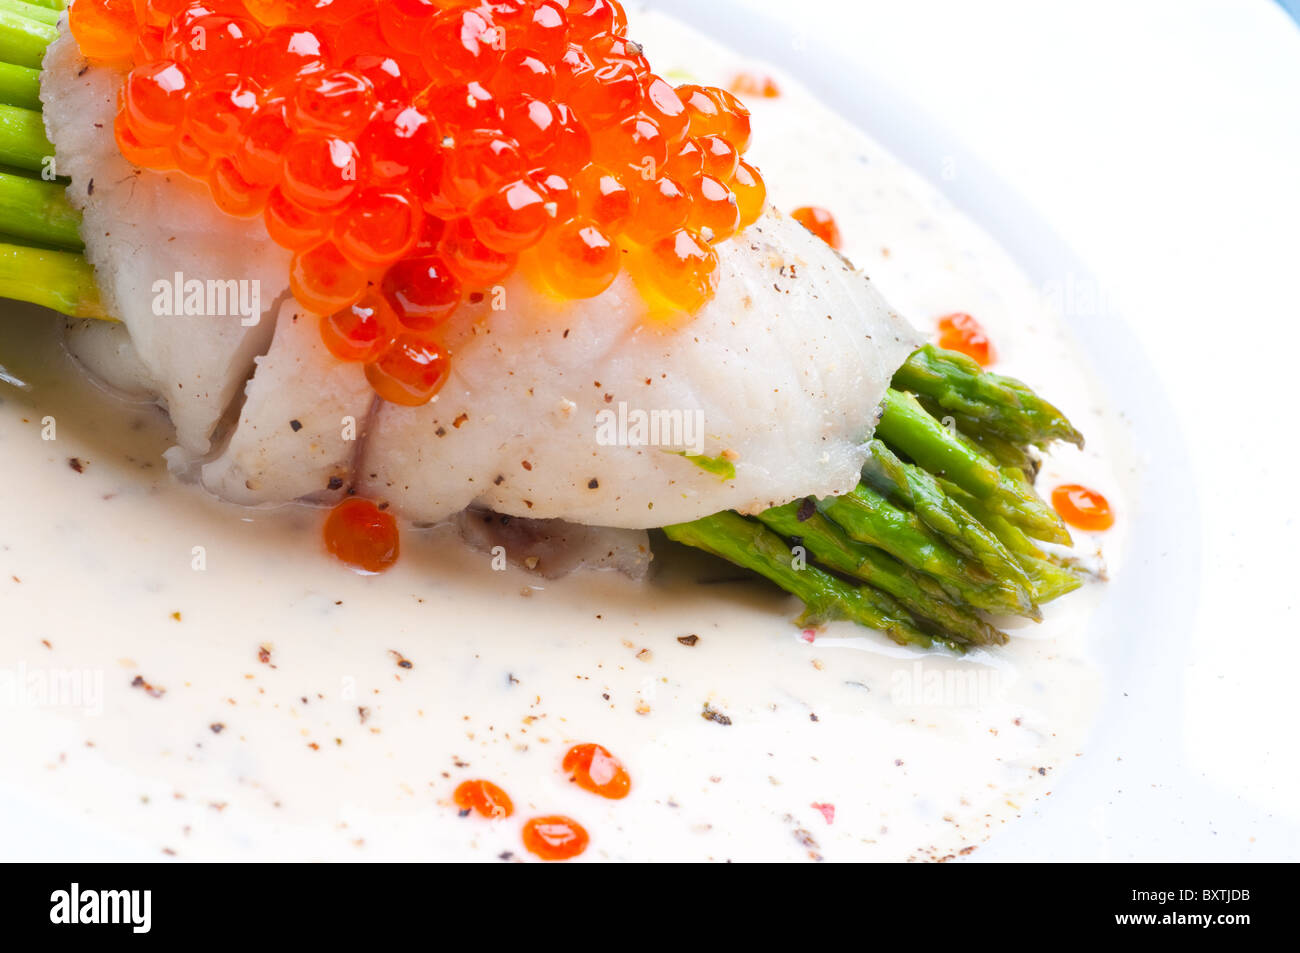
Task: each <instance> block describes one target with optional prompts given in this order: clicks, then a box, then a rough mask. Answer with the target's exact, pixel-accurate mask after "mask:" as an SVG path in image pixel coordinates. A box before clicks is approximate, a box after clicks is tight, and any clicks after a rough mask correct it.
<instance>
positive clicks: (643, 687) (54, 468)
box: [0, 13, 1134, 860]
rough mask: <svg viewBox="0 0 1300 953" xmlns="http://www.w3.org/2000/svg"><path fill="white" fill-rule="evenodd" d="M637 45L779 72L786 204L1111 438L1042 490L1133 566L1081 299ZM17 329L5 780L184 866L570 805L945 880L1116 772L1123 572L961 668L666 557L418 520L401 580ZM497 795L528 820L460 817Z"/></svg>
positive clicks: (0, 561) (883, 171)
mask: <svg viewBox="0 0 1300 953" xmlns="http://www.w3.org/2000/svg"><path fill="white" fill-rule="evenodd" d="M631 35H632V36H633V37H634V38H635V39H637V40H639V41H640V42H642V43H644V44H645V45H646V47H647V52H648V55H649V56H650V57H651V58H652V62H654V63H655V64H656V69H658V70H659V71H660V72H663V73H665V74H666V75H669V76H670V78H672V79H674V80H675V81H678V80H684V79H685V78H686V77H687V76H689V77H691V78H694V79H697V80H699V81H702V82H706V83H716V84H725V83H726V82H727V81H728V80H729V79H730V78H731V76H732V75H733V74H734V73H735V72H737V71H738V70H740V69H749V70H754V71H757V72H759V73H771V74H773V75H774V76H775V78H776V80H777V82H778V83H779V85H780V87H781V90H782V93H783V95H782V96H781V97H780V98H778V99H770V100H765V99H755V100H752V101H751V102H750V105H751V107H752V109H753V111H754V128H755V141H754V146H753V148H752V150H751V158H752V160H753V161H754V162H755V163H756V164H757V165H758V166H759V167H760V168H761V169H762V171H763V173H764V176H765V178H766V180H767V183H768V187H769V197H770V199H771V200H772V202H773V203H774V204H776V205H777V206H778V207H780V208H782V209H785V210H787V211H789V210H790V209H793V208H794V207H796V206H800V205H807V204H816V205H823V206H825V207H827V208H829V209H831V210H832V211H833V212H834V214H835V215H836V217H837V219H838V221H839V224H840V227H841V230H842V232H843V235H844V240H845V249H844V250H845V253H846V254H847V255H848V256H849V257H850V258H851V259H853V260H854V261H855V262H856V263H857V264H858V265H859V266H861V267H862V268H863V269H864V270H865V271H866V272H867V273H868V274H869V275H870V276H871V277H872V279H873V280H874V281H875V282H876V283H877V285H878V287H879V288H880V290H881V291H882V292H883V293H884V294H885V296H886V297H887V298H888V299H889V300H890V301H891V302H892V303H893V304H894V306H895V307H897V308H898V309H900V310H901V311H902V312H903V313H904V314H905V315H907V316H908V317H909V318H910V319H911V321H912V322H913V323H914V324H915V325H916V326H917V327H919V328H922V329H923V330H926V331H929V330H931V329H932V328H933V326H934V322H935V321H936V320H937V319H938V318H939V317H940V316H942V315H944V314H948V313H951V312H954V311H965V312H969V313H971V314H974V315H976V316H977V317H978V319H979V320H980V321H981V322H982V323H983V324H984V325H985V327H987V328H988V330H989V332H990V334H991V337H992V338H993V340H994V342H995V345H996V347H997V350H998V353H999V355H1000V358H1001V360H1000V362H999V364H998V366H997V368H996V369H997V370H999V371H1002V372H1005V373H1009V374H1012V375H1015V376H1020V377H1022V378H1023V379H1025V380H1026V381H1027V382H1028V383H1030V384H1031V385H1033V386H1035V387H1036V388H1038V389H1039V390H1040V391H1041V392H1043V393H1044V394H1045V396H1047V397H1048V398H1049V399H1051V400H1052V401H1053V402H1055V403H1057V404H1058V405H1059V406H1061V407H1062V408H1063V409H1064V410H1066V412H1067V413H1069V414H1070V416H1071V417H1072V419H1073V420H1074V422H1075V423H1076V425H1078V426H1079V428H1080V429H1081V430H1082V431H1084V433H1085V434H1086V435H1087V437H1088V448H1087V450H1086V451H1085V452H1079V451H1075V450H1073V449H1068V450H1061V451H1058V452H1056V453H1054V454H1053V455H1052V456H1051V457H1050V458H1049V459H1048V460H1047V461H1046V463H1045V465H1044V467H1043V472H1042V474H1041V476H1040V489H1041V490H1043V491H1048V490H1050V489H1051V487H1053V486H1055V485H1057V484H1058V483H1061V482H1081V483H1085V484H1088V485H1091V486H1094V487H1095V488H1097V489H1099V490H1101V491H1103V492H1104V493H1106V495H1107V496H1108V497H1109V498H1110V499H1111V501H1112V504H1113V505H1114V506H1115V508H1116V510H1117V513H1118V517H1119V519H1118V524H1117V528H1116V529H1115V530H1113V531H1111V532H1110V533H1107V534H1105V536H1104V537H1098V538H1095V539H1094V538H1090V537H1088V536H1087V534H1078V536H1079V538H1078V539H1077V542H1078V548H1079V550H1080V551H1081V552H1083V553H1085V554H1087V555H1089V556H1097V557H1098V558H1099V561H1104V565H1105V568H1106V571H1107V572H1110V573H1114V572H1116V571H1121V570H1122V557H1123V548H1124V545H1123V544H1124V539H1123V536H1124V526H1125V512H1126V510H1128V509H1129V507H1131V506H1132V502H1131V500H1132V495H1131V489H1132V482H1133V481H1132V475H1133V466H1134V464H1133V462H1132V457H1131V454H1130V448H1129V442H1128V438H1127V433H1126V427H1125V425H1124V421H1123V419H1122V417H1121V416H1120V415H1119V414H1118V413H1116V412H1115V411H1114V410H1113V409H1110V408H1108V407H1107V406H1106V402H1105V399H1104V397H1103V395H1100V394H1098V393H1096V392H1095V390H1094V389H1093V387H1092V385H1091V384H1090V382H1089V379H1088V377H1087V374H1086V369H1085V368H1083V367H1082V366H1081V360H1080V358H1079V356H1078V354H1077V351H1076V349H1075V347H1074V345H1073V344H1072V342H1071V339H1070V337H1069V335H1068V333H1067V331H1066V330H1065V329H1064V327H1063V325H1062V323H1061V321H1060V319H1059V317H1058V315H1057V314H1056V313H1055V311H1054V310H1053V308H1052V307H1051V301H1050V300H1048V299H1050V297H1051V292H1052V291H1053V290H1054V289H1043V288H1037V287H1035V286H1034V285H1033V284H1032V283H1031V282H1029V281H1028V279H1027V278H1026V277H1024V275H1023V274H1022V273H1021V272H1020V271H1019V270H1018V269H1017V267H1016V266H1015V264H1014V263H1013V262H1011V261H1010V260H1009V259H1008V258H1007V256H1006V254H1005V253H1004V252H1003V251H1002V250H1001V249H1000V248H999V247H998V246H997V244H996V243H995V242H994V241H993V240H992V239H990V238H989V237H988V236H986V235H985V234H983V233H982V232H981V231H980V230H979V229H978V228H977V227H976V226H975V225H973V224H972V223H970V222H969V221H967V220H966V219H964V218H963V217H962V216H961V215H960V214H959V213H957V212H956V211H955V210H954V209H953V208H952V207H951V206H949V205H948V203H947V202H946V201H945V200H944V199H943V198H942V197H941V196H940V195H939V193H938V192H937V191H936V190H935V189H934V188H933V187H931V186H930V185H929V184H927V183H926V182H925V181H923V180H922V179H921V178H919V177H918V176H917V175H915V174H914V173H912V172H911V171H909V170H908V169H906V168H904V167H902V166H901V165H899V164H898V163H897V162H896V161H895V160H893V159H892V158H891V157H890V156H889V155H888V154H887V153H886V152H884V150H882V149H881V148H880V146H878V145H877V144H875V143H874V142H873V141H872V140H871V139H870V138H868V137H867V136H865V135H864V134H862V133H861V132H859V131H858V130H856V129H854V128H853V127H851V126H849V125H848V124H847V123H845V122H844V121H843V120H842V119H839V118H837V117H836V116H835V115H834V114H832V113H831V112H829V111H828V110H826V109H825V108H824V107H822V106H820V105H819V104H818V103H817V102H816V101H814V100H813V99H812V98H811V97H810V96H808V95H807V94H806V93H805V92H803V91H802V90H801V89H800V87H799V85H798V83H797V82H796V81H795V80H794V79H792V78H791V77H789V76H786V75H783V74H780V73H776V72H774V71H772V70H770V69H768V68H767V67H765V66H763V65H762V64H755V63H751V62H745V61H743V60H741V59H740V58H739V57H737V56H736V55H735V54H733V53H730V52H729V51H727V50H726V49H724V48H722V47H720V46H718V45H717V44H716V43H714V42H712V41H710V40H708V39H705V38H703V37H700V36H698V35H696V34H694V33H693V32H691V31H690V30H689V29H687V28H686V27H683V26H682V25H681V24H678V23H676V22H674V21H672V20H669V19H668V18H666V17H663V16H659V15H652V14H640V15H637V14H635V13H634V15H633V20H632V29H631ZM12 310H13V312H14V314H12V315H10V316H7V317H6V319H5V322H4V330H5V333H4V335H3V340H0V365H3V366H4V367H5V368H7V369H8V372H9V374H10V375H12V376H13V377H14V378H17V379H19V380H21V381H23V382H26V383H27V384H28V385H29V386H28V387H27V388H21V387H17V386H14V385H12V384H8V383H5V384H0V400H2V402H0V461H2V463H0V465H2V467H3V469H2V471H0V472H3V476H4V480H5V488H6V490H7V499H6V503H5V507H4V515H3V516H2V517H0V632H3V636H2V637H0V706H3V707H0V713H2V715H3V724H2V727H0V764H3V765H4V772H3V778H2V780H0V785H2V786H3V789H4V790H5V791H7V792H8V793H11V794H13V793H16V794H18V795H19V796H21V797H24V798H28V799H30V800H31V801H33V802H39V803H41V804H42V806H43V808H44V809H45V810H47V811H49V810H53V811H56V812H64V813H66V815H67V816H68V817H69V818H76V819H77V820H78V821H79V822H88V823H89V824H90V825H91V826H92V828H98V829H102V830H105V831H110V832H113V833H114V834H115V835H117V836H119V837H123V838H125V839H126V840H128V841H130V842H132V843H136V844H139V845H142V846H143V847H144V849H145V850H146V851H148V852H150V853H154V852H157V854H156V855H157V856H173V855H174V856H176V857H178V858H184V859H322V860H376V859H395V858H402V859H430V860H432V859H471V860H473V859H481V860H492V859H497V858H500V859H505V860H511V859H529V855H528V854H527V853H526V852H525V851H524V850H523V848H522V844H521V841H520V828H521V826H522V823H523V821H524V820H525V819H526V818H527V817H529V816H533V815H537V814H555V813H559V814H566V815H568V816H570V817H572V818H574V819H575V820H577V821H579V822H580V823H581V824H583V825H584V826H585V827H586V828H587V830H588V831H589V832H590V835H591V846H590V848H589V849H588V851H587V852H586V853H585V854H584V855H583V856H584V859H587V860H807V859H823V858H824V859H826V860H908V859H914V860H936V859H945V858H949V857H954V856H960V855H962V854H964V853H969V852H970V851H971V850H973V849H975V848H977V847H978V846H979V845H980V844H982V843H984V842H985V841H986V840H987V839H988V838H989V837H990V836H991V835H993V834H994V833H996V832H998V831H999V830H1001V829H1003V828H1004V826H1005V825H1007V824H1008V822H1010V821H1012V820H1014V818H1015V817H1016V816H1017V815H1018V814H1019V813H1020V812H1021V811H1022V810H1023V808H1024V807H1025V806H1026V805H1027V804H1028V803H1029V802H1030V801H1032V800H1033V799H1037V798H1042V797H1046V796H1048V795H1049V794H1050V793H1051V791H1052V790H1053V788H1054V786H1055V785H1056V784H1057V783H1058V778H1059V776H1060V775H1061V773H1062V772H1064V771H1067V770H1068V768H1069V766H1070V764H1071V762H1072V761H1074V760H1075V759H1076V758H1077V757H1078V756H1079V755H1080V754H1081V753H1082V752H1083V751H1084V750H1085V745H1086V738H1087V733H1088V729H1089V726H1090V724H1091V721H1092V717H1093V713H1094V710H1095V706H1096V704H1097V701H1098V699H1099V697H1100V691H1099V685H1098V678H1097V673H1096V669H1095V668H1094V666H1093V665H1092V664H1091V663H1090V662H1089V653H1088V645H1087V636H1088V629H1089V621H1090V618H1091V616H1092V612H1093V609H1094V608H1095V606H1096V605H1097V603H1098V602H1099V600H1102V599H1104V598H1105V595H1106V593H1105V585H1104V583H1100V582H1097V583H1092V584H1090V585H1088V586H1086V587H1085V588H1084V589H1083V590H1082V591H1081V592H1078V593H1075V594H1074V595H1072V596H1070V597H1068V598H1066V599H1065V600H1063V601H1062V602H1061V603H1059V604H1056V605H1053V606H1051V607H1049V610H1048V612H1047V619H1046V621H1045V622H1044V623H1043V624H1041V625H1037V626H1035V625H1032V624H1024V625H1018V626H1017V627H1016V628H1014V629H1013V630H1011V631H1012V636H1013V641H1012V643H1011V644H1010V645H1009V646H1007V647H1005V648H1002V649H998V650H996V651H975V652H971V653H970V654H968V655H967V656H965V657H962V658H958V657H954V656H952V655H950V654H948V653H946V652H942V651H936V652H933V653H921V652H917V651H913V650H905V649H902V648H899V647H897V646H895V645H894V644H893V643H891V642H889V641H888V640H887V639H885V638H884V637H883V636H880V635H878V634H876V633H874V632H870V631H867V630H865V629H862V628H858V627H855V626H852V625H848V624H835V625H832V626H829V627H828V628H826V629H825V630H822V631H818V632H816V633H813V634H811V636H810V635H808V634H805V633H804V632H802V631H801V630H800V629H799V628H797V627H796V626H794V625H792V624H791V620H792V619H793V618H794V617H795V616H796V615H797V613H798V606H797V604H796V603H795V602H794V601H793V600H791V599H789V598H786V597H783V596H781V595H780V594H778V593H775V592H773V591H772V590H770V589H768V588H766V587H764V586H762V585H759V584H757V583H754V582H748V581H737V577H738V576H739V575H740V574H739V573H738V572H737V571H735V570H734V569H732V568H730V567H728V566H726V565H725V564H722V563H718V562H715V561H712V560H708V559H705V558H703V557H699V556H697V555H695V554H690V553H684V552H683V551H681V550H668V549H667V548H666V547H665V548H663V549H661V555H663V554H666V556H667V558H661V559H659V561H658V563H657V564H656V568H657V572H656V573H655V575H654V576H653V578H652V580H651V581H650V582H648V583H634V582H632V581H630V580H627V579H625V578H623V577H620V576H617V575H613V574H587V575H581V576H576V577H570V578H568V579H565V580H561V581H559V582H544V581H542V580H539V579H538V578H536V577H534V576H531V575H529V574H526V573H523V572H520V571H516V570H507V571H505V572H498V571H495V570H494V569H493V567H492V565H491V557H490V556H488V555H482V554H478V553H474V552H470V551H468V550H467V549H465V548H464V547H463V546H462V545H461V544H460V543H459V542H458V541H456V540H455V539H453V538H452V537H451V536H450V535H449V534H447V533H444V532H441V531H423V532H421V531H416V530H413V529H410V528H407V529H405V531H404V536H403V547H404V552H403V556H402V558H401V560H400V562H399V564H398V566H397V567H396V568H395V569H394V570H392V571H390V572H388V573H386V574H384V575H382V576H375V577H363V576H359V575H355V574H353V573H351V572H349V571H347V570H345V569H343V568H342V567H341V566H339V565H338V564H337V563H335V562H333V561H332V560H331V559H329V558H328V557H327V556H326V555H325V554H324V553H323V551H322V548H321V545H320V541H319V530H320V523H321V519H322V514H321V512H320V511H318V510H314V509H311V508H307V507H288V508H283V509H280V510H276V511H266V510H245V509H240V508H238V507H234V506H231V505H227V504H222V503H219V502H217V501H215V500H213V499H211V498H209V497H206V496H205V495H203V494H202V493H201V492H200V491H198V490H197V489H195V488H193V487H190V486H185V485H182V484H180V483H178V482H177V481H176V480H174V479H173V478H172V477H171V476H170V475H169V474H168V472H167V470H166V466H165V464H164V462H163V460H162V453H163V451H164V450H165V449H166V448H167V447H168V446H169V430H168V426H167V422H166V420H165V418H164V417H163V415H162V413H161V412H160V411H158V410H157V409H155V408H153V407H151V406H147V405H140V404H128V403H125V402H123V401H121V400H119V399H117V398H115V397H113V396H110V395H108V394H107V393H105V392H104V391H102V390H100V389H98V388H97V387H96V386H95V385H94V384H92V383H90V382H89V381H87V380H86V379H85V378H84V376H82V375H81V374H80V373H79V372H78V370H77V369H76V368H75V367H74V366H73V365H72V363H71V361H70V360H69V359H68V358H67V357H66V355H65V354H64V352H63V351H62V349H61V345H60V334H59V328H58V327H57V325H58V321H57V320H56V319H54V318H53V317H52V316H50V315H48V314H46V313H37V312H36V311H34V310H33V309H22V308H19V307H17V306H14V307H13V308H12ZM1103 543H1104V552H1103V551H1102V545H1103ZM688 636H696V637H697V638H695V639H693V640H692V639H690V638H686V637H688ZM810 637H811V639H812V640H811V641H809V638H810ZM692 642H693V644H688V643H692ZM706 712H712V713H714V716H713V717H705V714H706ZM585 741H594V742H599V743H600V744H603V745H605V746H606V747H608V748H609V749H610V750H611V751H613V752H614V753H615V754H616V755H617V756H619V757H620V758H621V759H622V760H623V762H624V763H625V765H626V766H627V768H628V770H629V772H630V773H631V776H632V792H631V794H630V796H629V797H628V798H626V799H625V800H622V801H607V800H604V799H601V798H599V797H596V796H594V795H592V794H589V793H587V792H585V791H582V790H580V789H579V788H577V787H576V786H575V785H573V784H572V783H571V782H570V781H569V779H568V777H567V776H566V775H565V773H564V772H563V771H562V770H561V767H560V762H561V759H562V757H563V755H564V752H565V751H566V750H567V749H568V748H569V746H571V745H572V744H575V743H578V742H585ZM476 777H481V778H487V779H490V780H492V781H494V782H495V783H497V784H499V785H500V786H502V787H503V788H504V789H505V790H506V791H507V792H508V793H509V794H510V796H511V797H512V798H513V800H514V803H515V808H516V814H515V816H514V817H512V818H509V819H507V820H499V821H487V820H484V819H482V818H479V817H476V816H475V817H467V818H462V817H460V816H459V815H458V812H457V810H456V808H455V806H454V805H453V804H452V802H451V794H452V791H453V790H454V788H455V786H456V785H457V784H458V783H459V782H460V781H462V780H465V779H468V778H476ZM832 807H833V809H832ZM7 849H8V848H7V847H6V846H5V845H0V857H3V856H5V854H6V851H7Z"/></svg>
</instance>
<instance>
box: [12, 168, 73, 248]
mask: <svg viewBox="0 0 1300 953" xmlns="http://www.w3.org/2000/svg"><path fill="white" fill-rule="evenodd" d="M80 224H81V215H80V214H79V213H78V212H77V210H76V209H74V208H73V207H72V206H71V205H69V204H68V198H67V194H66V192H65V191H64V187H63V184H62V183H60V182H44V181H42V180H40V179H29V178H26V177H25V176H21V175H10V174H9V173H7V172H0V229H2V230H3V231H4V232H6V233H7V234H9V235H12V236H13V237H15V238H25V239H28V240H31V241H36V242H41V243H43V244H47V245H58V246H59V247H61V248H67V249H70V250H72V251H79V250H80V249H81V247H82V243H81V234H80V232H79V231H78V226H79V225H80Z"/></svg>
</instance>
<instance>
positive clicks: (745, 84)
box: [727, 73, 781, 99]
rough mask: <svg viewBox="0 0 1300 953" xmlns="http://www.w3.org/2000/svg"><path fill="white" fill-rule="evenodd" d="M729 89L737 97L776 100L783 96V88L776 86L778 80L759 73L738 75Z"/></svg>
mask: <svg viewBox="0 0 1300 953" xmlns="http://www.w3.org/2000/svg"><path fill="white" fill-rule="evenodd" d="M727 88H728V89H729V90H731V91H732V92H733V93H735V94H736V95H737V96H750V97H754V98H762V99H776V98H778V97H779V96H780V95H781V87H780V86H778V85H777V84H776V80H774V79H773V78H772V77H770V76H766V75H763V76H760V75H758V74H757V73H737V74H736V75H735V76H734V77H732V79H731V82H730V83H728V84H727Z"/></svg>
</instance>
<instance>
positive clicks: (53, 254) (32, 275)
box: [0, 244, 107, 318]
mask: <svg viewBox="0 0 1300 953" xmlns="http://www.w3.org/2000/svg"><path fill="white" fill-rule="evenodd" d="M0 298H12V299H14V300H16V301H30V302H31V303H33V304H39V305H42V306H43V307H46V308H52V309H54V310H55V311H59V312H61V313H63V314H66V315H70V316H71V317H74V318H105V317H107V315H106V314H105V313H104V308H103V305H101V304H100V301H99V289H98V287H97V286H96V285H95V273H94V271H93V270H92V269H91V267H90V265H89V264H88V263H87V262H86V259H85V258H83V257H82V256H81V255H79V254H77V253H76V252H67V251H45V250H43V249H39V248H25V247H23V246H21V245H6V244H0Z"/></svg>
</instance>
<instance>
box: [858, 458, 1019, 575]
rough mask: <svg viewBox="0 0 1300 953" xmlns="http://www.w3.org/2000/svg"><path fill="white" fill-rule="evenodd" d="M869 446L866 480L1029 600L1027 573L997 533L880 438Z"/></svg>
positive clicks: (864, 473) (960, 551) (865, 472)
mask: <svg viewBox="0 0 1300 953" xmlns="http://www.w3.org/2000/svg"><path fill="white" fill-rule="evenodd" d="M870 447H871V457H870V459H868V461H867V464H866V466H865V467H864V468H863V471H862V472H863V477H864V478H865V479H866V480H867V482H868V483H870V484H871V485H872V486H873V487H874V488H875V489H876V490H878V491H880V492H882V493H884V494H886V495H887V496H889V497H891V498H892V499H894V500H895V501H898V502H901V503H902V504H904V505H906V506H910V507H911V508H912V510H913V511H914V512H915V513H916V515H917V516H919V517H920V518H921V520H922V522H924V523H925V525H926V526H928V527H929V528H930V529H932V530H933V531H934V532H936V533H938V534H939V535H941V536H942V537H944V539H946V540H947V541H948V542H949V544H950V545H951V546H952V547H953V548H954V549H956V550H957V551H958V552H959V553H963V554H964V555H966V556H970V557H971V558H972V559H975V560H977V561H978V562H979V564H980V565H981V566H983V567H984V568H985V569H986V570H988V572H989V574H990V575H992V576H993V577H994V578H995V579H1000V580H1003V581H1005V582H1008V583H1013V584H1015V585H1017V586H1019V587H1020V588H1021V589H1023V590H1024V591H1025V595H1026V600H1028V592H1029V577H1028V576H1026V575H1025V573H1024V570H1023V569H1021V567H1020V565H1019V563H1017V562H1016V561H1015V559H1014V558H1012V556H1011V554H1010V553H1009V552H1007V550H1006V547H1005V546H1003V545H1002V543H1001V542H1000V541H999V540H998V538H997V537H996V536H994V535H993V534H992V533H991V532H989V531H988V529H986V528H985V527H984V526H983V525H981V524H980V522H979V521H978V520H977V519H975V518H974V517H973V516H971V515H970V513H968V512H967V511H966V510H964V509H963V508H962V507H961V506H960V505H959V504H958V503H957V502H956V501H954V500H953V499H952V497H951V496H949V495H948V494H946V493H945V492H944V491H943V488H942V487H940V486H939V484H938V482H937V481H936V480H935V478H934V477H933V476H931V475H930V474H929V473H926V472H925V471H924V470H922V469H921V468H920V467H917V466H912V465H909V464H906V463H903V462H902V461H901V460H899V459H898V457H896V456H894V454H893V453H892V452H891V451H890V449H889V448H888V447H887V446H885V444H884V443H883V442H881V441H879V440H873V441H872V442H871V444H870Z"/></svg>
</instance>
